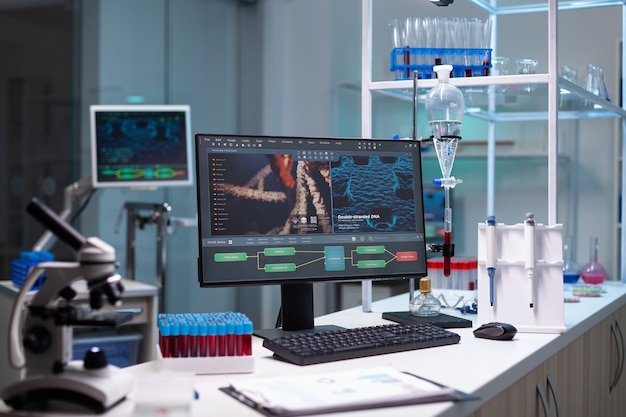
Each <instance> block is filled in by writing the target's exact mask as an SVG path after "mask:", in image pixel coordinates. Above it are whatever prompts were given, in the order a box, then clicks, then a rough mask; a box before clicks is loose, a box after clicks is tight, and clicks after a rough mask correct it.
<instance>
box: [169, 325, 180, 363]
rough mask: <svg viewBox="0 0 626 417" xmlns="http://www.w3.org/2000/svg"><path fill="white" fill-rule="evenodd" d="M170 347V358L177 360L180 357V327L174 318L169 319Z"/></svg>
mask: <svg viewBox="0 0 626 417" xmlns="http://www.w3.org/2000/svg"><path fill="white" fill-rule="evenodd" d="M170 329H171V332H170V347H171V352H172V354H171V356H170V357H172V358H178V357H179V356H180V348H179V346H180V345H179V336H180V325H179V324H178V320H176V318H171V319H170Z"/></svg>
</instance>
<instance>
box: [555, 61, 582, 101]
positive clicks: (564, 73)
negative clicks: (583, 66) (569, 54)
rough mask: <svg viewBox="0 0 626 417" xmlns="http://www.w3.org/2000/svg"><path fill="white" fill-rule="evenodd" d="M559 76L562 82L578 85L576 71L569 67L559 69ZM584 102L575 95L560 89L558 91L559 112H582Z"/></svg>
mask: <svg viewBox="0 0 626 417" xmlns="http://www.w3.org/2000/svg"><path fill="white" fill-rule="evenodd" d="M559 76H560V77H561V78H563V79H564V80H567V81H570V82H571V83H573V84H576V85H580V84H579V82H578V69H577V68H574V67H571V66H569V65H564V66H563V67H561V71H560V72H559ZM583 106H584V101H583V99H582V98H580V97H579V96H578V95H576V94H572V92H571V91H569V90H567V89H565V88H561V89H560V90H559V109H560V110H582V109H583Z"/></svg>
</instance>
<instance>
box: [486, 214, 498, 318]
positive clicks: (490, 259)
mask: <svg viewBox="0 0 626 417" xmlns="http://www.w3.org/2000/svg"><path fill="white" fill-rule="evenodd" d="M485 246H486V252H487V253H486V255H487V257H486V258H487V275H488V276H489V302H490V303H491V306H493V301H494V284H495V283H494V278H495V276H496V217H495V216H489V217H487V228H486V245H485Z"/></svg>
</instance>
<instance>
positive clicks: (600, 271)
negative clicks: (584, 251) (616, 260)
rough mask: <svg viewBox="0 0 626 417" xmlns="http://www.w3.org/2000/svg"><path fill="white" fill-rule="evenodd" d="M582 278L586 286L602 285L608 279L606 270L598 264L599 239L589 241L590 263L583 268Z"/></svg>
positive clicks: (593, 238)
mask: <svg viewBox="0 0 626 417" xmlns="http://www.w3.org/2000/svg"><path fill="white" fill-rule="evenodd" d="M580 276H581V278H582V279H583V281H585V283H586V284H602V283H603V282H604V280H605V279H606V269H604V266H602V264H601V263H600V262H598V238H597V237H592V238H590V239H589V262H588V263H587V264H586V265H585V266H583V268H582V269H581V271H580Z"/></svg>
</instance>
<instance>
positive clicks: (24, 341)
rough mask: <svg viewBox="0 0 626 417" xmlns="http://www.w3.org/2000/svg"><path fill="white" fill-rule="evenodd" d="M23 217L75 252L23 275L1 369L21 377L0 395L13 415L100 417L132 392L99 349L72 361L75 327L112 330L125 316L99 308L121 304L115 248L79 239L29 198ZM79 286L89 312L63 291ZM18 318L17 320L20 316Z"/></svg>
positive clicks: (127, 381) (131, 383)
mask: <svg viewBox="0 0 626 417" xmlns="http://www.w3.org/2000/svg"><path fill="white" fill-rule="evenodd" d="M26 211H27V212H28V213H29V214H31V215H32V216H33V217H34V218H35V219H36V220H38V221H39V222H40V223H41V224H42V225H43V226H45V227H46V228H47V229H49V230H50V231H52V232H53V233H54V234H55V236H56V237H58V238H59V239H60V240H62V241H63V242H65V243H66V244H68V245H69V246H70V247H71V248H72V249H73V250H74V251H75V252H76V255H77V257H76V261H75V262H44V263H40V264H38V265H37V266H36V267H34V268H33V270H32V271H30V273H29V274H28V276H27V277H26V280H25V281H24V283H23V285H22V287H21V289H20V292H19V293H18V295H17V298H16V300H15V304H14V305H13V310H12V314H11V319H10V324H9V363H10V364H11V366H13V367H14V368H16V369H24V368H25V369H26V372H25V377H24V378H23V379H22V380H21V381H19V382H17V383H15V384H12V385H9V386H7V387H6V388H5V389H4V391H3V392H2V399H3V400H4V402H5V403H6V404H7V405H9V406H10V407H11V408H13V409H14V410H28V411H61V412H68V411H72V412H74V411H77V412H85V411H86V412H90V413H103V412H106V411H107V410H109V409H110V408H112V407H114V406H115V405H117V404H119V403H121V402H122V401H124V399H125V398H126V396H127V394H128V393H130V391H131V390H132V389H133V387H134V379H133V377H132V375H131V374H130V373H128V372H127V371H125V370H123V369H120V368H118V367H115V366H113V365H110V364H108V361H107V357H106V354H105V352H104V351H102V350H100V349H99V348H97V347H92V348H91V349H89V350H88V351H87V352H86V354H85V356H84V358H83V360H73V352H72V339H73V328H74V327H76V326H90V327H91V326H116V325H118V324H121V323H123V322H124V321H127V320H129V319H130V317H131V316H132V313H130V314H128V313H117V312H116V311H115V310H108V311H107V309H102V310H101V308H102V306H103V304H104V299H106V300H107V301H108V303H109V304H110V305H112V306H115V305H118V304H119V303H120V302H121V295H122V292H123V290H124V288H123V286H122V283H121V277H120V275H119V274H117V273H116V272H115V271H116V268H117V263H116V260H115V249H114V248H113V247H112V246H110V245H109V244H107V243H105V242H104V241H102V240H100V239H99V238H96V237H90V238H85V237H83V236H82V235H81V234H80V233H79V232H77V231H76V230H75V229H74V228H72V227H71V226H70V225H69V224H68V223H66V222H65V221H64V220H63V219H61V218H60V217H59V216H58V215H57V214H56V213H55V212H53V211H52V210H50V209H49V208H48V207H47V206H46V205H44V204H43V203H41V202H40V201H39V200H37V199H33V200H31V201H30V202H29V204H28V205H27V207H26ZM44 272H45V273H46V274H47V277H46V279H45V280H44V281H43V284H42V286H41V287H40V289H39V290H38V291H37V292H36V294H35V295H34V296H33V298H32V300H31V301H30V302H26V296H27V293H28V292H29V289H30V288H31V286H32V285H33V284H34V283H35V281H36V280H37V278H39V276H40V275H41V274H42V273H44ZM79 280H84V281H85V282H86V284H87V289H88V291H89V307H87V306H85V307H83V308H78V307H75V306H73V305H72V300H73V298H74V297H75V296H76V295H77V293H76V291H75V290H74V289H73V288H72V287H71V285H72V284H73V283H74V282H77V281H79ZM23 315H25V317H22V316H23Z"/></svg>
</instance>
